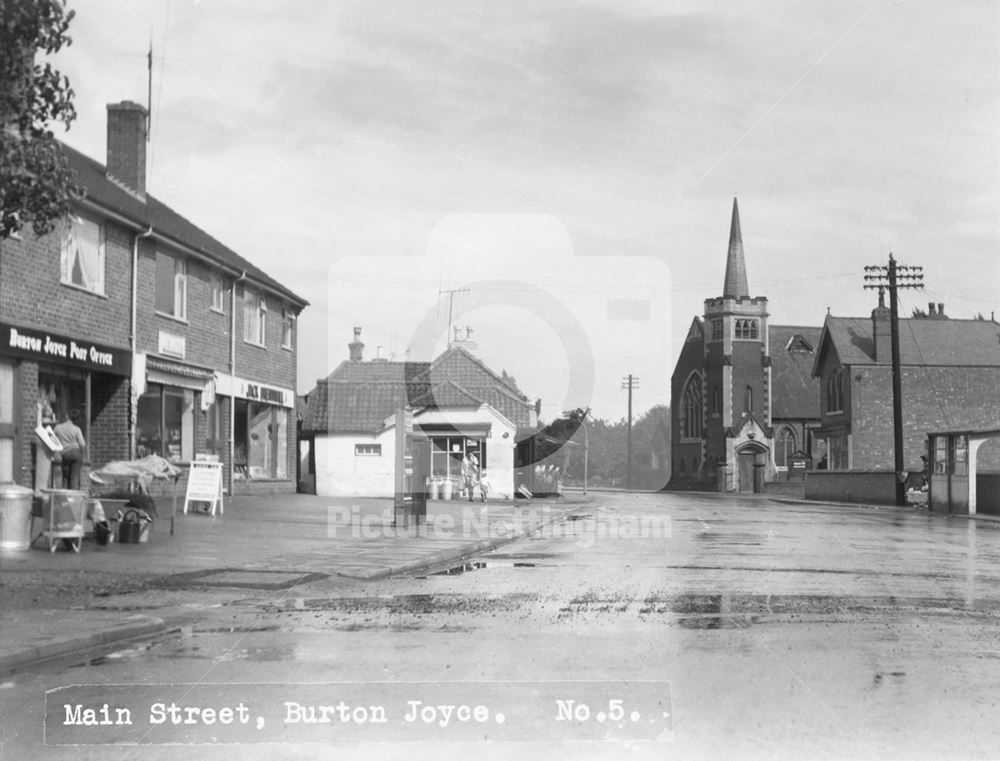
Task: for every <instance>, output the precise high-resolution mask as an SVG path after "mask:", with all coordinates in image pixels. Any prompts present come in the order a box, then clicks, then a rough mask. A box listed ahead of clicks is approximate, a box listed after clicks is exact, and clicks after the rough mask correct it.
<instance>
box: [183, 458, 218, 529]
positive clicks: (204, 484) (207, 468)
mask: <svg viewBox="0 0 1000 761" xmlns="http://www.w3.org/2000/svg"><path fill="white" fill-rule="evenodd" d="M192 502H209V503H211V508H210V512H211V514H212V515H213V516H214V515H215V509H216V507H218V509H219V513H220V514H221V513H222V463H221V462H202V461H198V460H196V461H195V462H192V463H191V467H190V470H189V471H188V482H187V492H186V494H185V495H184V512H185V513H186V512H187V511H188V505H189V504H190V503H192Z"/></svg>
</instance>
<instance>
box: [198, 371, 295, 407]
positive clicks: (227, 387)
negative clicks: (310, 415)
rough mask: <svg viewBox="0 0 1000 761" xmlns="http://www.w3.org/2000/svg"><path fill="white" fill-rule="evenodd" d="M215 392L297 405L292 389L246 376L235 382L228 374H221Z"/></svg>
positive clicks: (271, 402) (265, 401) (254, 400)
mask: <svg viewBox="0 0 1000 761" xmlns="http://www.w3.org/2000/svg"><path fill="white" fill-rule="evenodd" d="M215 392H216V393H217V394H220V395H222V396H236V397H239V398H240V399H249V400H250V401H252V402H262V403H263V404H275V405H278V406H279V407H294V406H295V392H294V391H292V389H290V388H281V387H280V386H269V385H268V384H266V383H260V382H258V381H252V380H247V379H246V378H236V382H235V383H234V382H233V380H232V378H230V377H229V376H228V375H220V376H218V377H217V378H216V383H215Z"/></svg>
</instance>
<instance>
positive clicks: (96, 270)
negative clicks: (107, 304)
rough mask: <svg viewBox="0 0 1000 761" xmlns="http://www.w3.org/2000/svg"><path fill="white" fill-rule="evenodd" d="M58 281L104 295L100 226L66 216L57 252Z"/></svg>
mask: <svg viewBox="0 0 1000 761" xmlns="http://www.w3.org/2000/svg"><path fill="white" fill-rule="evenodd" d="M59 280H60V282H62V283H64V284H66V285H73V286H76V287H78V288H83V289H84V290H87V291H90V292H91V293H97V294H100V295H101V296H103V295H104V225H100V224H98V223H97V222H93V221H91V220H89V219H83V218H82V217H77V216H70V218H69V220H68V221H67V224H66V226H65V228H64V230H63V237H62V241H61V247H60V251H59Z"/></svg>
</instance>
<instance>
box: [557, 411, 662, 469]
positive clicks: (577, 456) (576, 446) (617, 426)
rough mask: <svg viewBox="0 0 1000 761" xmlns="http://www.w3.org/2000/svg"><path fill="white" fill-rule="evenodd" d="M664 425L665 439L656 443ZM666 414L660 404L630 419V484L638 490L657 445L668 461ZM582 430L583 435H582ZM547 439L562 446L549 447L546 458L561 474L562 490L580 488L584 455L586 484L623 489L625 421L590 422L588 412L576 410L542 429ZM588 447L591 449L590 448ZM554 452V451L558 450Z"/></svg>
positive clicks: (592, 419) (591, 418)
mask: <svg viewBox="0 0 1000 761" xmlns="http://www.w3.org/2000/svg"><path fill="white" fill-rule="evenodd" d="M661 421H662V422H663V425H664V430H665V431H666V432H667V437H666V439H665V440H664V438H663V437H660V438H659V439H658V437H657V428H658V426H659V424H660V422H661ZM669 423H670V409H669V407H667V406H666V405H663V404H658V405H656V406H654V407H651V408H650V409H649V410H647V411H646V412H644V413H643V414H642V415H640V416H638V417H637V418H633V420H632V480H633V485H634V486H636V487H642V486H643V485H644V484H643V480H644V477H645V476H646V475H647V474H648V471H649V463H650V453H651V450H652V448H653V447H654V446H656V447H657V448H658V449H659V450H660V451H661V452H662V454H664V455H665V456H667V457H669V430H670V429H669ZM585 428H586V430H584V429H585ZM543 431H544V433H545V435H546V436H547V437H550V438H551V439H552V441H553V444H555V442H559V443H560V444H561V446H555V447H553V450H554V454H552V455H551V456H550V458H549V460H550V461H556V462H557V463H558V464H559V466H560V468H561V470H562V482H563V484H564V485H568V486H576V485H580V484H582V483H583V474H584V456H585V454H587V452H588V451H589V457H588V463H587V482H588V484H590V485H591V486H624V485H625V483H626V461H627V457H628V421H627V420H626V419H625V418H621V419H619V420H617V421H614V422H612V421H609V420H605V419H603V418H598V417H594V416H593V415H592V414H591V413H590V412H589V410H586V409H582V408H578V409H575V410H567V411H565V412H564V413H563V414H562V416H561V417H559V418H557V419H556V420H554V421H553V422H552V423H549V424H548V425H546V426H545V427H544V429H543ZM588 443H589V446H588ZM556 450H557V451H556Z"/></svg>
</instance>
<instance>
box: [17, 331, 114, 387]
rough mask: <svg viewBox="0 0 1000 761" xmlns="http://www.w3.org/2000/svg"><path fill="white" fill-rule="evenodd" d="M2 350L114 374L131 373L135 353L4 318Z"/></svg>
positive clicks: (39, 359)
mask: <svg viewBox="0 0 1000 761" xmlns="http://www.w3.org/2000/svg"><path fill="white" fill-rule="evenodd" d="M0 354H13V355H14V356H18V357H30V358H31V359H35V360H38V361H39V362H55V363H57V364H60V365H70V366H72V367H79V368H81V369H85V370H96V371H98V372H103V373H112V374H114V375H129V373H130V372H131V370H132V355H131V354H129V352H128V351H127V350H126V349H115V348H112V347H110V346H104V345H102V344H97V343H94V342H93V341H88V340H87V339H85V338H70V337H68V336H61V335H59V334H57V333H50V332H49V331H47V330H38V329H37V328H24V327H18V326H16V325H8V324H7V323H3V322H0Z"/></svg>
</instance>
